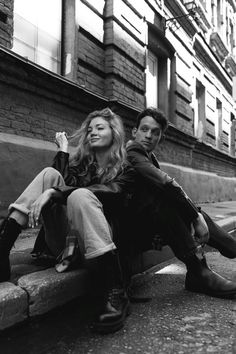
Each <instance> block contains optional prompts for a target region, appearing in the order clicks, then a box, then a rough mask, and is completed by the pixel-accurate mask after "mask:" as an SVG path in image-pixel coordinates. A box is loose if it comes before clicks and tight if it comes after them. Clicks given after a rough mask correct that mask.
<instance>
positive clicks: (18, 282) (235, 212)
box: [0, 201, 236, 330]
mask: <svg viewBox="0 0 236 354" xmlns="http://www.w3.org/2000/svg"><path fill="white" fill-rule="evenodd" d="M201 207H202V209H203V210H204V211H206V212H207V213H208V214H209V215H210V216H211V217H212V218H213V219H214V220H215V221H216V222H217V223H218V224H219V225H220V226H222V227H223V228H224V229H225V230H227V231H228V232H234V231H235V230H236V201H232V202H231V201H229V202H219V203H213V204H212V203H207V204H202V205H201ZM36 234H37V231H36V232H35V230H27V231H26V232H24V233H23V234H22V235H21V236H20V237H19V239H18V240H17V242H16V244H15V247H14V249H13V250H12V253H11V264H12V277H11V280H10V281H9V282H5V283H0V313H1V317H0V330H3V329H6V328H9V327H11V326H13V325H15V324H18V323H21V322H23V321H26V320H30V318H32V317H35V316H38V315H42V314H44V313H47V312H49V311H50V310H52V309H53V308H55V307H58V306H61V305H63V304H65V303H67V302H69V301H71V300H73V299H74V298H76V297H78V296H83V295H86V294H87V293H88V292H89V290H90V289H91V287H90V283H89V276H88V272H87V271H86V270H85V269H78V270H74V271H70V272H68V273H62V274H58V273H57V272H56V271H55V269H54V268H53V267H51V268H48V266H46V265H45V266H43V265H39V264H36V263H35V261H34V259H32V257H31V256H30V251H31V249H32V246H33V244H34V240H35V237H36ZM158 254H160V262H161V263H160V264H159V265H158V267H159V269H161V268H162V267H164V266H165V262H163V261H166V260H167V259H170V257H171V256H170V254H167V258H166V259H165V258H163V251H162V252H159V253H158ZM168 257H169V258H168ZM162 262H163V263H162Z"/></svg>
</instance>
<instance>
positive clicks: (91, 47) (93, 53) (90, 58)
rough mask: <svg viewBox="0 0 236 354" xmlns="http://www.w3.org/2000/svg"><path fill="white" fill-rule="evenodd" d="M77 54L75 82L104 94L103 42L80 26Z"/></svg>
mask: <svg viewBox="0 0 236 354" xmlns="http://www.w3.org/2000/svg"><path fill="white" fill-rule="evenodd" d="M77 56H78V66H77V82H78V83H79V84H80V85H83V86H84V87H86V88H87V89H89V90H91V91H93V92H96V93H98V94H101V95H104V90H105V67H104V65H105V52H104V45H103V43H101V42H100V41H98V40H96V38H94V37H92V36H91V35H90V34H89V33H88V32H87V31H85V30H83V28H80V29H79V33H78V52H77Z"/></svg>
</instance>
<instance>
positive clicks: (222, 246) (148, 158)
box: [126, 108, 236, 297]
mask: <svg viewBox="0 0 236 354" xmlns="http://www.w3.org/2000/svg"><path fill="white" fill-rule="evenodd" d="M167 127H168V121H167V119H166V117H165V116H164V114H163V113H162V112H161V111H160V110H158V109H155V108H147V109H145V110H144V111H142V112H141V113H140V114H139V115H138V117H137V124H136V127H135V128H134V129H133V131H132V135H133V139H134V140H133V141H132V142H128V144H127V154H128V160H129V162H130V163H131V164H132V165H133V167H134V168H135V170H136V172H137V175H138V176H137V183H136V191H135V193H134V195H133V198H132V200H131V202H130V207H131V208H130V209H131V219H130V221H131V222H130V223H129V225H130V229H129V235H130V240H129V241H130V242H129V244H130V245H131V246H130V254H135V253H138V252H140V251H144V250H147V249H150V248H151V244H153V242H154V241H155V237H154V235H157V234H158V235H160V236H161V239H162V240H164V242H165V243H166V244H168V245H169V246H170V247H171V249H172V250H173V252H174V254H175V255H176V257H178V258H179V259H180V260H181V261H183V262H184V263H185V265H186V267H187V274H186V279H185V288H186V289H187V290H189V291H194V292H199V293H205V294H208V295H211V296H215V297H231V296H234V295H235V294H236V283H234V282H232V281H229V280H227V279H225V278H223V277H221V276H220V275H218V274H217V273H215V272H213V271H212V270H211V269H210V268H209V267H208V265H207V262H206V258H205V256H204V253H203V247H202V246H203V245H204V244H205V243H207V244H208V245H211V246H213V247H215V248H217V249H218V250H219V251H220V252H221V254H222V255H224V256H226V257H229V258H234V257H236V242H235V240H234V239H233V237H231V236H230V235H229V234H227V233H226V232H224V230H222V229H221V228H219V227H218V226H217V225H216V224H215V223H214V222H213V221H212V220H211V218H210V217H209V216H208V215H207V214H206V213H204V212H200V210H199V209H198V208H197V207H196V206H195V205H194V203H193V202H192V201H191V200H190V198H189V197H188V196H187V194H186V193H185V192H184V191H183V189H182V188H181V186H180V185H179V184H178V183H177V182H176V181H175V180H174V179H173V178H171V177H170V176H169V175H168V174H166V173H165V172H163V171H162V170H161V169H160V166H159V164H158V161H157V158H156V156H155V155H154V153H153V151H154V149H155V148H156V146H157V145H158V144H159V143H160V141H161V140H162V138H163V136H164V133H165V131H166V129H167ZM129 217H130V216H129ZM207 224H208V225H209V227H208V225H207ZM126 244H127V242H126Z"/></svg>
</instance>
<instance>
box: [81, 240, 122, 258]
mask: <svg viewBox="0 0 236 354" xmlns="http://www.w3.org/2000/svg"><path fill="white" fill-rule="evenodd" d="M115 249H116V246H115V244H114V243H113V242H112V243H110V244H109V245H107V246H105V247H103V248H99V249H98V250H96V251H93V252H89V253H85V255H84V257H85V259H92V258H96V257H99V256H102V255H103V254H105V253H107V252H109V251H113V250H115Z"/></svg>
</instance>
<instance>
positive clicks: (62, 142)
mask: <svg viewBox="0 0 236 354" xmlns="http://www.w3.org/2000/svg"><path fill="white" fill-rule="evenodd" d="M55 143H56V144H57V146H58V149H59V150H60V151H63V152H68V139H67V137H66V133H65V132H57V133H56V136H55Z"/></svg>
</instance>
